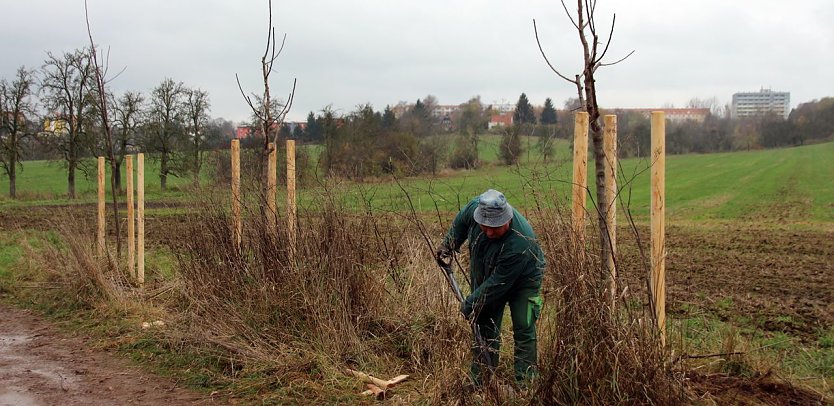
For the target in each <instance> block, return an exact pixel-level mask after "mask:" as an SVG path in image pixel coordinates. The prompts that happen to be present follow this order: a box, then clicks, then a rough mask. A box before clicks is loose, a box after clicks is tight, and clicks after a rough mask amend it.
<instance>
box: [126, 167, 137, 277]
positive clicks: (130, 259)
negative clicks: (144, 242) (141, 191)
mask: <svg viewBox="0 0 834 406" xmlns="http://www.w3.org/2000/svg"><path fill="white" fill-rule="evenodd" d="M125 183H126V185H125V189H127V190H126V191H125V192H126V193H127V199H125V200H126V202H127V274H128V275H130V277H131V278H133V279H134V280H136V241H135V238H136V230H135V227H134V224H135V222H134V212H133V156H132V155H127V156H125Z"/></svg>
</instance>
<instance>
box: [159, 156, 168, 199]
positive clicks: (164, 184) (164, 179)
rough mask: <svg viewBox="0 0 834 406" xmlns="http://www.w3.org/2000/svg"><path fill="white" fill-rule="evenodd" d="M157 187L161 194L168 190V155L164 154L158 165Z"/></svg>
mask: <svg viewBox="0 0 834 406" xmlns="http://www.w3.org/2000/svg"><path fill="white" fill-rule="evenodd" d="M159 186H160V188H162V191H163V192H164V191H166V190H168V154H165V153H163V154H162V159H161V160H160V164H159Z"/></svg>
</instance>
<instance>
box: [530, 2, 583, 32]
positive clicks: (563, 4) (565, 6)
mask: <svg viewBox="0 0 834 406" xmlns="http://www.w3.org/2000/svg"><path fill="white" fill-rule="evenodd" d="M562 8H563V9H565V14H566V15H567V16H568V19H569V20H570V22H571V24H573V26H574V27H576V29H577V30H579V29H580V28H579V24H577V23H576V20H574V19H573V15H571V13H570V11H568V6H567V5H566V4H565V0H562ZM533 21H535V20H533Z"/></svg>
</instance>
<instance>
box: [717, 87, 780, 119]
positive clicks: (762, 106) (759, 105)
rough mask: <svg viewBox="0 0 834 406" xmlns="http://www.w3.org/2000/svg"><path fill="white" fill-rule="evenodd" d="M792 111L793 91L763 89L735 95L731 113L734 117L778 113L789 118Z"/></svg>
mask: <svg viewBox="0 0 834 406" xmlns="http://www.w3.org/2000/svg"><path fill="white" fill-rule="evenodd" d="M790 112H791V93H790V92H774V91H772V90H770V89H761V90H760V91H758V92H743V93H736V94H734V95H733V105H732V111H731V112H730V114H731V115H732V117H733V118H742V117H757V116H763V115H767V114H777V115H780V116H782V118H783V119H785V120H787V119H788V114H790Z"/></svg>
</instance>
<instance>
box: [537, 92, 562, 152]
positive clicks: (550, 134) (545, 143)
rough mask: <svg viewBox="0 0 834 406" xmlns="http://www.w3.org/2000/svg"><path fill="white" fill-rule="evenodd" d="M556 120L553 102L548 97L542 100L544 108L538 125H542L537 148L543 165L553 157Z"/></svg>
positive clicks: (556, 115)
mask: <svg viewBox="0 0 834 406" xmlns="http://www.w3.org/2000/svg"><path fill="white" fill-rule="evenodd" d="M558 120H559V119H558V114H557V113H556V109H555V108H554V107H553V100H551V99H550V98H549V97H548V98H546V99H545V100H544V107H543V108H542V114H541V117H540V118H539V123H541V124H542V128H541V129H540V131H539V141H538V146H539V151H540V152H541V154H542V158H543V159H544V162H545V163H546V162H548V161H549V160H550V158H551V157H552V156H553V140H554V138H555V137H556V124H557V122H558Z"/></svg>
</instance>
